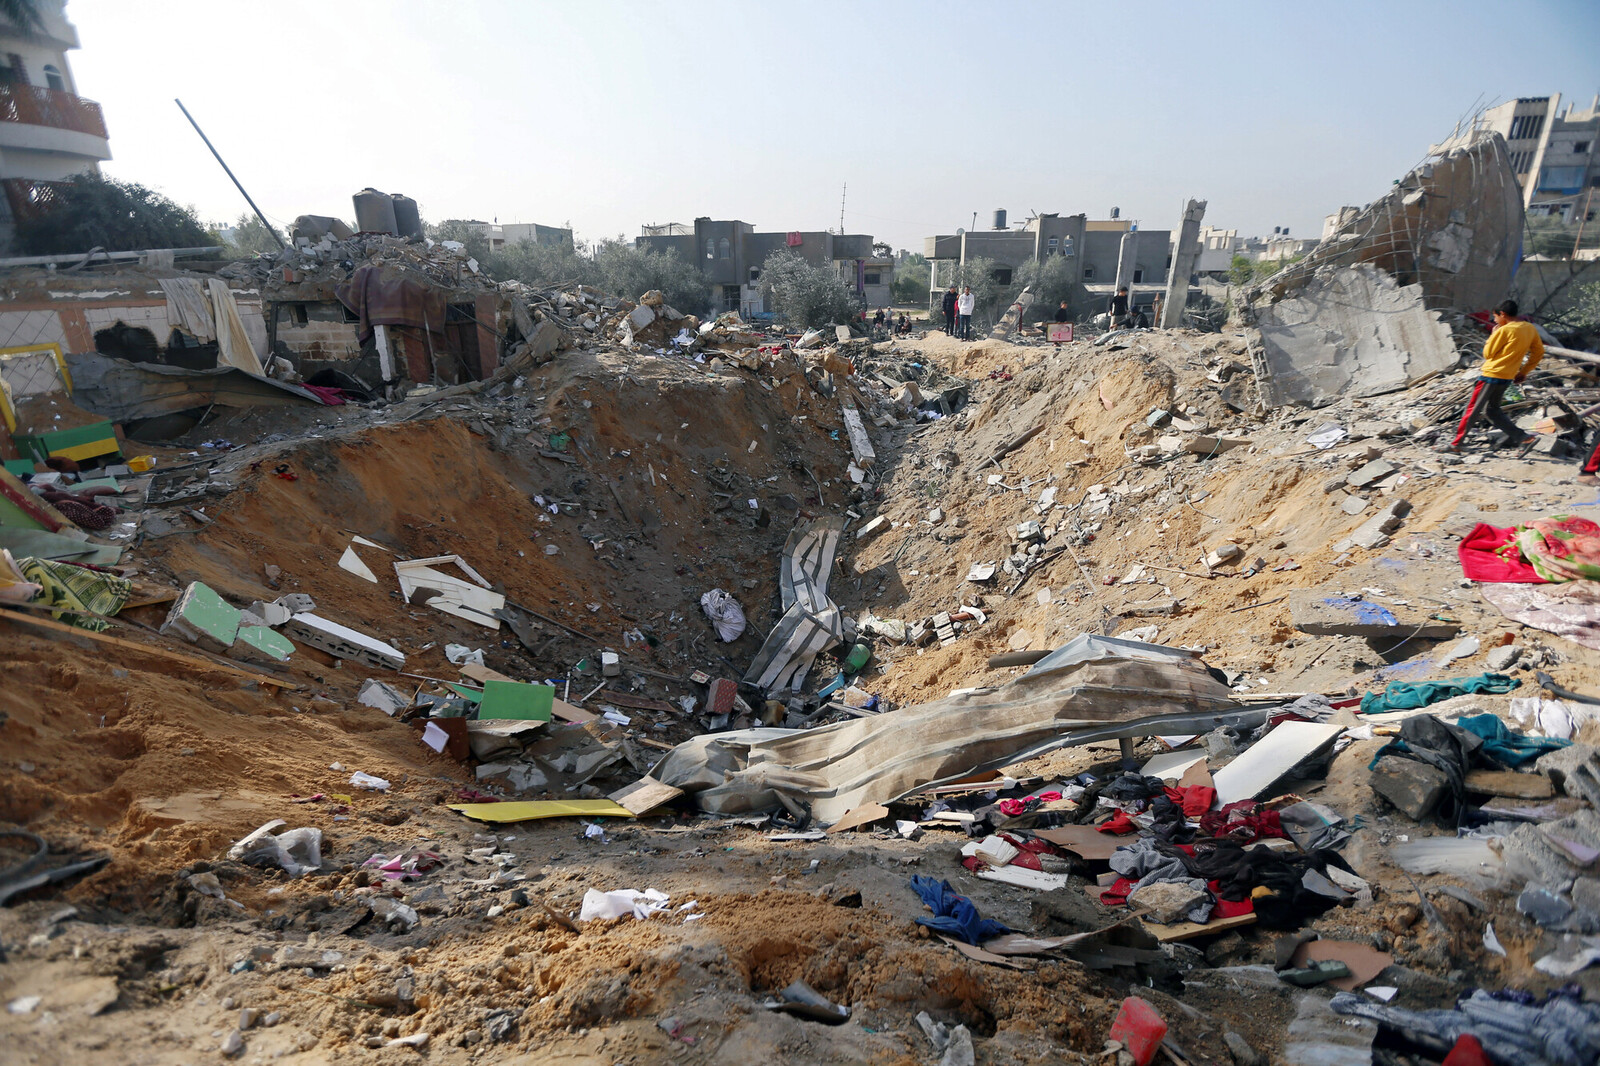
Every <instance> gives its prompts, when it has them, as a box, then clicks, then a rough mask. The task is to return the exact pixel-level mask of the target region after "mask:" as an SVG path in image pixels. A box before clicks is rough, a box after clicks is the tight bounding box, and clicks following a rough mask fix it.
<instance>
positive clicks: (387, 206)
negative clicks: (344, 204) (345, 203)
mask: <svg viewBox="0 0 1600 1066" xmlns="http://www.w3.org/2000/svg"><path fill="white" fill-rule="evenodd" d="M351 199H352V200H354V201H355V205H356V231H357V232H358V233H389V234H398V233H399V232H400V227H399V226H398V225H397V224H396V222H395V217H394V200H393V199H392V198H390V196H389V194H388V193H382V192H379V191H378V190H377V189H373V188H366V189H362V190H361V191H360V192H358V193H356V194H355V195H354V196H352V197H351Z"/></svg>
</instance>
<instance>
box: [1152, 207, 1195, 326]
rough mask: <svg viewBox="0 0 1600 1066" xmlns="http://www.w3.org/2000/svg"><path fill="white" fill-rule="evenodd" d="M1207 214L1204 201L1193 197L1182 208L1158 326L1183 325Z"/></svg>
mask: <svg viewBox="0 0 1600 1066" xmlns="http://www.w3.org/2000/svg"><path fill="white" fill-rule="evenodd" d="M1205 217H1206V202H1205V201H1204V200H1190V201H1189V204H1188V206H1187V207H1185V208H1184V209H1183V225H1182V226H1180V227H1179V228H1178V245H1177V250H1176V251H1174V252H1173V253H1172V268H1171V269H1170V270H1168V271H1167V294H1166V295H1165V296H1163V297H1162V298H1161V318H1160V319H1159V320H1158V321H1157V322H1156V328H1157V329H1176V328H1177V327H1179V326H1181V325H1183V308H1184V305H1185V304H1187V303H1188V302H1189V275H1191V274H1193V273H1194V265H1195V262H1196V261H1197V260H1198V259H1199V258H1200V220H1201V219H1203V218H1205Z"/></svg>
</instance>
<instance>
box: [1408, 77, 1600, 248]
mask: <svg viewBox="0 0 1600 1066" xmlns="http://www.w3.org/2000/svg"><path fill="white" fill-rule="evenodd" d="M1478 130H1492V131H1493V132H1495V133H1498V134H1500V136H1502V137H1504V138H1505V139H1506V148H1507V149H1508V150H1509V152H1510V154H1511V169H1512V170H1514V171H1515V172H1516V175H1517V183H1518V184H1519V185H1521V186H1522V204H1523V207H1524V208H1526V210H1527V212H1528V214H1530V215H1555V216H1558V217H1560V218H1562V219H1563V220H1565V221H1567V222H1579V221H1586V222H1593V221H1594V220H1595V215H1594V212H1595V211H1597V210H1600V204H1597V203H1596V202H1595V201H1596V200H1600V162H1597V159H1600V154H1597V152H1600V96H1596V97H1595V98H1594V99H1593V100H1592V101H1591V102H1590V104H1589V107H1588V109H1587V110H1585V111H1576V110H1574V108H1573V105H1572V104H1570V103H1569V104H1568V105H1567V107H1566V109H1565V110H1562V108H1561V94H1560V93H1556V94H1555V95H1553V96H1525V97H1520V98H1518V99H1516V100H1508V101H1506V102H1505V103H1503V104H1501V105H1499V106H1498V107H1491V108H1489V109H1488V110H1486V111H1484V112H1483V113H1482V114H1480V115H1479V116H1478V117H1477V118H1476V119H1475V120H1474V121H1473V123H1472V127H1471V128H1470V129H1468V130H1464V131H1459V130H1458V131H1457V132H1456V133H1455V134H1454V135H1452V136H1451V137H1450V138H1449V139H1448V140H1446V141H1445V142H1444V143H1443V144H1436V145H1433V146H1432V147H1431V148H1430V151H1432V152H1434V153H1439V152H1445V151H1449V150H1450V149H1452V148H1455V147H1458V146H1460V145H1464V144H1466V143H1467V142H1468V141H1469V140H1470V139H1471V136H1472V134H1473V133H1475V132H1476V131H1478Z"/></svg>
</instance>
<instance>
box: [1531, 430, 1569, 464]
mask: <svg viewBox="0 0 1600 1066" xmlns="http://www.w3.org/2000/svg"><path fill="white" fill-rule="evenodd" d="M1533 450H1534V452H1536V453H1537V454H1539V455H1548V456H1551V457H1552V458H1557V459H1559V458H1560V457H1561V456H1563V455H1566V454H1567V438H1565V437H1558V436H1556V435H1555V434H1554V433H1539V434H1535V436H1534V441H1533Z"/></svg>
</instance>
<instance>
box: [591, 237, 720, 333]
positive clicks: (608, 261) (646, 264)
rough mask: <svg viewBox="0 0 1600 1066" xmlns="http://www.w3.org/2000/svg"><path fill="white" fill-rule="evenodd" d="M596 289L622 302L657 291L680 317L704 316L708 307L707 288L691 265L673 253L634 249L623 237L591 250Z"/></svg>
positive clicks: (696, 269)
mask: <svg viewBox="0 0 1600 1066" xmlns="http://www.w3.org/2000/svg"><path fill="white" fill-rule="evenodd" d="M594 263H595V268H596V270H597V271H598V273H599V276H600V287H601V288H602V289H604V290H606V291H607V292H609V293H612V294H613V295H616V296H620V297H622V298H623V299H625V300H637V299H638V298H639V297H641V296H643V295H644V294H645V293H647V292H649V291H650V290H651V289H660V290H661V295H662V296H665V297H666V299H667V303H668V304H670V305H671V306H672V307H674V308H676V309H677V310H679V311H682V312H683V313H684V314H693V315H700V314H704V313H705V312H706V311H707V309H708V308H709V307H710V306H711V288H710V286H709V285H707V284H706V281H705V278H704V277H702V276H701V274H700V271H699V269H698V268H697V267H696V266H695V264H693V263H690V262H686V261H685V260H683V259H680V258H679V257H678V255H677V254H676V253H675V252H667V253H665V254H663V253H661V252H657V251H647V250H645V249H643V248H637V247H635V246H634V244H633V243H632V242H631V241H629V240H628V239H627V238H626V237H622V236H618V237H616V238H614V239H612V240H609V241H602V242H600V247H599V248H597V249H596V250H595V256H594Z"/></svg>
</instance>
